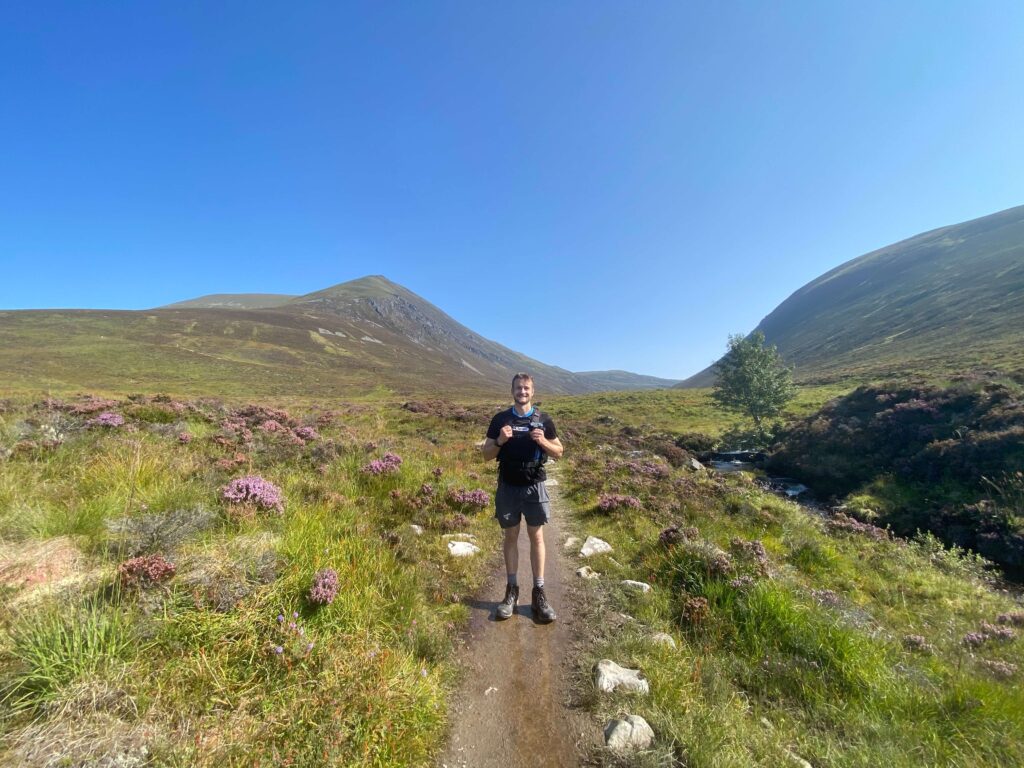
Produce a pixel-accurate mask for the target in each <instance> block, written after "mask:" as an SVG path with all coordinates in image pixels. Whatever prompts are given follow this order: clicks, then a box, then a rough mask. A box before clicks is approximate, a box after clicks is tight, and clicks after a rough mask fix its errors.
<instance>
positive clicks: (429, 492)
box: [420, 483, 434, 497]
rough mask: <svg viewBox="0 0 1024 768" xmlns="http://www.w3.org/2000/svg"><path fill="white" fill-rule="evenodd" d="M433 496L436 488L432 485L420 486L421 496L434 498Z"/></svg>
mask: <svg viewBox="0 0 1024 768" xmlns="http://www.w3.org/2000/svg"><path fill="white" fill-rule="evenodd" d="M433 495H434V486H432V485H431V484H430V483H424V484H423V485H421V486H420V496H427V497H430V496H433Z"/></svg>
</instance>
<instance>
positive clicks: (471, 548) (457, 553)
mask: <svg viewBox="0 0 1024 768" xmlns="http://www.w3.org/2000/svg"><path fill="white" fill-rule="evenodd" d="M479 551H480V547H478V546H477V545H476V544H470V543H469V542H468V541H449V542H448V554H449V555H451V556H452V557H469V556H471V555H475V554H476V553H477V552H479Z"/></svg>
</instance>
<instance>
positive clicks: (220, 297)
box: [157, 293, 295, 309]
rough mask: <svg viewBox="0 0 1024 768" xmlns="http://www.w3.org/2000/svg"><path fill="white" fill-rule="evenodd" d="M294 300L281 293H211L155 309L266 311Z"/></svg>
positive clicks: (292, 297)
mask: <svg viewBox="0 0 1024 768" xmlns="http://www.w3.org/2000/svg"><path fill="white" fill-rule="evenodd" d="M294 298H295V297H294V296H288V295H286V294H283V293H211V294H209V295H208V296H200V297H199V298H198V299H189V300H187V301H176V302H175V303H173V304H167V305H165V306H163V307H157V309H188V308H194V309H266V308H268V307H279V306H281V305H282V304H287V303H288V302H289V301H291V300H292V299H294Z"/></svg>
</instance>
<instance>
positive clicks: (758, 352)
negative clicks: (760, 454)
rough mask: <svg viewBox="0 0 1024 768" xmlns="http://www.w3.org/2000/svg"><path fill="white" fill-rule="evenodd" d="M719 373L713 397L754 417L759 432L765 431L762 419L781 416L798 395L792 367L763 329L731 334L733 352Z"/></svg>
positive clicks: (717, 367) (718, 367)
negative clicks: (770, 343)
mask: <svg viewBox="0 0 1024 768" xmlns="http://www.w3.org/2000/svg"><path fill="white" fill-rule="evenodd" d="M715 375H716V377H717V378H716V380H715V386H714V389H713V390H712V392H711V398H712V399H713V400H714V401H715V403H716V404H717V405H719V406H720V407H722V408H724V409H726V410H728V411H735V412H737V413H743V414H746V415H747V416H749V417H750V418H752V419H753V420H754V428H755V429H756V430H757V432H758V433H759V434H763V432H764V429H763V427H762V419H766V418H770V417H772V416H778V415H779V414H780V413H782V409H783V408H785V407H786V403H788V402H789V401H790V400H792V399H793V397H794V396H795V394H796V393H795V392H794V389H793V378H792V375H793V374H792V370H791V369H789V368H787V367H786V366H785V365H783V363H782V358H781V357H779V352H778V350H777V349H776V348H775V347H774V345H773V346H770V347H766V346H765V343H764V334H763V333H761V331H755V332H754V333H752V334H750V336H748V337H746V338H744V337H743V336H741V335H739V334H737V335H735V336H729V351H728V352H726V353H725V356H724V357H722V359H721V360H719V361H718V362H717V363H715Z"/></svg>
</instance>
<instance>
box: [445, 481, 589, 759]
mask: <svg viewBox="0 0 1024 768" xmlns="http://www.w3.org/2000/svg"><path fill="white" fill-rule="evenodd" d="M552 476H553V477H554V473H552ZM548 492H549V495H550V497H551V518H552V519H551V522H550V523H549V524H548V525H547V526H545V534H544V542H545V545H546V551H547V558H546V564H545V574H544V577H545V579H544V580H545V591H546V592H547V595H548V599H549V602H550V603H551V605H552V607H553V608H554V609H555V611H556V612H557V613H558V620H557V621H555V622H554V623H552V624H546V625H545V624H538V623H536V622H535V621H534V620H533V616H532V613H531V611H530V590H531V588H532V583H533V582H532V574H531V571H530V545H529V541H528V540H527V538H526V531H525V526H524V530H523V532H522V534H521V535H520V538H519V583H520V584H521V585H522V586H521V588H520V592H521V594H520V598H519V606H518V607H517V608H516V612H515V614H514V615H513V616H512V618H510V619H508V620H507V621H501V622H499V621H495V620H494V610H495V608H496V606H497V604H498V601H500V600H501V598H502V596H503V595H504V592H505V569H504V566H502V567H499V568H498V571H497V572H496V573H495V574H494V577H493V578H492V579H491V580H490V581H489V583H488V584H487V585H486V586H485V587H484V589H483V592H482V593H481V596H480V597H478V599H475V600H474V601H473V602H471V603H470V608H471V611H472V613H471V617H470V625H469V631H468V634H467V637H466V646H465V648H464V649H463V652H462V665H463V672H464V679H463V681H462V685H461V686H460V689H459V691H458V692H457V694H456V696H455V698H454V701H453V707H452V722H453V726H452V731H451V736H450V741H449V743H448V747H447V749H446V750H445V752H444V754H443V755H442V757H441V760H440V762H439V765H440V766H442V767H443V768H464V767H465V768H487V767H488V766H502V768H518V767H519V766H523V767H525V766H530V767H531V768H536V767H537V766H576V765H579V761H580V755H581V753H582V751H584V750H586V749H587V748H588V747H589V746H590V745H591V744H593V743H596V741H597V735H598V734H597V731H598V729H597V728H596V727H595V726H594V725H593V724H592V723H591V722H590V721H589V718H588V717H587V716H586V715H585V714H584V713H583V712H580V711H579V710H574V709H572V708H570V706H569V702H570V696H571V694H570V686H569V674H570V671H571V663H572V658H573V653H574V644H575V641H576V639H577V631H576V628H577V621H578V619H577V617H576V615H575V612H574V610H573V599H572V585H571V582H569V579H572V578H575V575H574V574H573V569H572V568H571V567H570V566H571V564H570V562H567V557H566V555H565V554H564V550H563V547H562V544H563V542H564V541H565V538H566V534H565V533H563V524H564V520H565V512H564V510H565V505H564V504H563V502H562V499H561V495H560V493H559V488H558V486H557V480H555V482H554V484H552V482H551V481H549V482H548Z"/></svg>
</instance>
